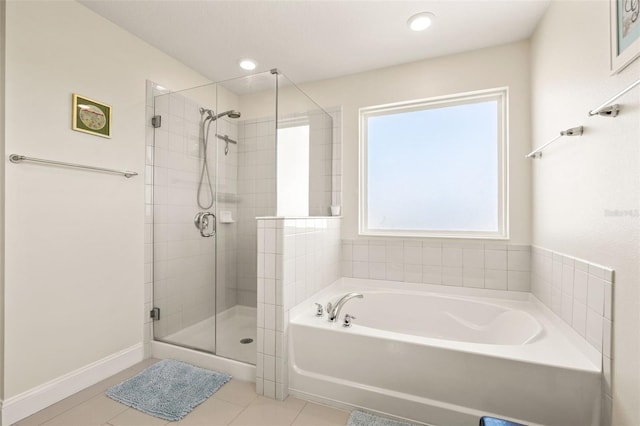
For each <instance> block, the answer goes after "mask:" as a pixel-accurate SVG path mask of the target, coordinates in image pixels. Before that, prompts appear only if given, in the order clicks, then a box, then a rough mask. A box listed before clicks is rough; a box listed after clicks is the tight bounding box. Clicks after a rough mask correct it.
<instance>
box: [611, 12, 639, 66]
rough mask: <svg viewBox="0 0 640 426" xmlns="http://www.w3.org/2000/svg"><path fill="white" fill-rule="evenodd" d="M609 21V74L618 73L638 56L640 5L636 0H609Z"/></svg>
mask: <svg viewBox="0 0 640 426" xmlns="http://www.w3.org/2000/svg"><path fill="white" fill-rule="evenodd" d="M609 5H610V6H609V7H610V9H609V10H610V12H609V17H610V21H611V72H612V73H613V74H616V73H619V72H620V71H622V70H623V69H624V68H625V67H626V66H627V65H629V64H630V63H631V62H633V61H634V60H635V59H636V58H637V57H638V56H640V16H638V14H639V13H640V5H639V4H638V0H609Z"/></svg>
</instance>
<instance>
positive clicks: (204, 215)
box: [193, 212, 216, 237]
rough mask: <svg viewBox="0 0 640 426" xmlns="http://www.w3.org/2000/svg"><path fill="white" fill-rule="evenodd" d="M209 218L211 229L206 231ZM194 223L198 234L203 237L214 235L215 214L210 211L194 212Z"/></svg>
mask: <svg viewBox="0 0 640 426" xmlns="http://www.w3.org/2000/svg"><path fill="white" fill-rule="evenodd" d="M209 220H211V221H212V224H213V230H212V231H211V232H207V231H208V230H209ZM193 222H194V223H195V225H196V228H198V230H199V231H200V235H202V236H203V237H213V236H215V235H216V215H214V214H213V213H211V212H200V213H198V214H196V217H195V219H194V221H193Z"/></svg>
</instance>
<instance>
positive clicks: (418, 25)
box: [407, 12, 435, 31]
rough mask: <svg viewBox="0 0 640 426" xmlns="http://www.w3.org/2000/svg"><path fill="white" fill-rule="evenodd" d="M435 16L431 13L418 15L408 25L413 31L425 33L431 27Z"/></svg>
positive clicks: (410, 19)
mask: <svg viewBox="0 0 640 426" xmlns="http://www.w3.org/2000/svg"><path fill="white" fill-rule="evenodd" d="M433 18H435V15H434V14H433V13H430V12H421V13H416V14H415V15H413V16H412V17H411V18H409V20H408V21H407V25H409V28H411V29H412V30H413V31H423V30H426V29H427V28H429V27H430V26H431V23H432V22H433Z"/></svg>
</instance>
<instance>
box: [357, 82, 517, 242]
mask: <svg viewBox="0 0 640 426" xmlns="http://www.w3.org/2000/svg"><path fill="white" fill-rule="evenodd" d="M506 104H507V90H506V89H500V90H495V89H494V90H489V91H483V92H475V93H467V94H462V95H454V96H447V97H442V98H437V99H430V100H421V101H413V102H406V103H401V104H393V105H383V106H375V107H368V108H363V109H361V110H360V233H361V234H363V235H387V236H433V237H460V238H496V239H498V238H507V214H506V205H507V202H506V198H507V193H506V187H507V186H506V178H507V176H506V170H507V168H506V148H505V146H506V127H507V126H506V122H507V116H506V115H507V113H506V110H507V106H506Z"/></svg>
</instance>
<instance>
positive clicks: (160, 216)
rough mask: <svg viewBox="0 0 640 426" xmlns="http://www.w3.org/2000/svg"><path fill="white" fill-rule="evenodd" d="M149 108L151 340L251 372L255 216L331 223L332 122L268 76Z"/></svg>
mask: <svg viewBox="0 0 640 426" xmlns="http://www.w3.org/2000/svg"><path fill="white" fill-rule="evenodd" d="M153 109H154V112H153V114H154V117H153V120H152V122H153V127H154V129H153V132H154V135H153V154H152V155H153V159H152V160H153V161H152V164H153V165H152V167H151V169H150V171H149V170H148V173H151V174H152V176H153V179H152V182H148V183H151V184H152V187H153V198H152V206H153V209H152V210H153V211H152V215H153V317H154V320H153V339H154V340H155V341H158V342H163V343H168V344H170V345H174V346H178V347H182V348H188V349H193V350H196V351H200V352H204V353H208V354H212V355H215V356H217V357H222V358H228V359H231V360H235V361H239V362H242V363H246V364H255V363H256V344H257V342H256V340H257V339H256V324H257V312H256V304H257V299H258V294H257V280H258V278H257V276H258V274H257V268H259V265H257V235H258V232H257V225H256V217H265V216H328V215H329V211H330V205H331V204H332V173H333V170H332V167H333V162H332V159H333V155H332V147H333V143H332V135H333V120H332V117H331V116H330V115H329V114H328V113H327V112H326V111H324V110H323V109H322V108H320V107H319V106H318V105H317V104H316V103H315V102H313V101H312V100H311V99H310V98H309V97H308V96H306V95H305V94H304V93H303V92H302V91H301V90H299V89H298V88H297V87H296V86H295V85H294V84H293V83H291V81H290V80H288V79H287V78H286V77H285V76H284V75H283V74H282V73H279V72H278V71H277V70H272V71H270V72H264V73H259V74H254V75H251V76H247V77H242V78H237V79H232V80H228V81H223V82H218V83H212V84H207V85H203V86H199V87H194V88H189V89H185V90H180V91H172V92H169V91H165V92H164V93H158V91H156V92H155V96H154V97H153ZM274 303H276V301H274ZM261 315H262V313H261Z"/></svg>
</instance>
